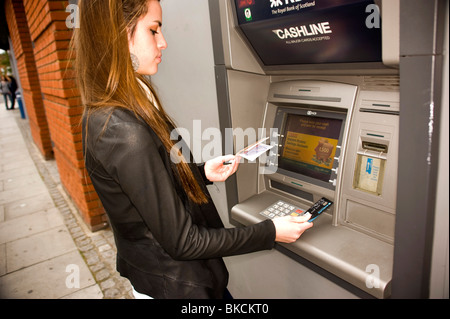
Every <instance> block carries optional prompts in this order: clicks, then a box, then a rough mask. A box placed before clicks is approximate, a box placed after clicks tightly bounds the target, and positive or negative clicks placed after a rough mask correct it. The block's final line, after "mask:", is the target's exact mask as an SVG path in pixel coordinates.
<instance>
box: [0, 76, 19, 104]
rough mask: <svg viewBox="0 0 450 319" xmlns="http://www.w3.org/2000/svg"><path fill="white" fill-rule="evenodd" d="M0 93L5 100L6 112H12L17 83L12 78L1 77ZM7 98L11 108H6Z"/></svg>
mask: <svg viewBox="0 0 450 319" xmlns="http://www.w3.org/2000/svg"><path fill="white" fill-rule="evenodd" d="M0 86H1V91H2V94H3V98H4V99H5V107H6V109H7V110H13V109H14V105H15V103H16V90H17V82H16V79H15V78H14V77H13V76H8V75H3V76H2V81H1V84H0ZM8 98H9V100H10V101H11V107H9V108H8Z"/></svg>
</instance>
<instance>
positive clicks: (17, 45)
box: [5, 0, 53, 159]
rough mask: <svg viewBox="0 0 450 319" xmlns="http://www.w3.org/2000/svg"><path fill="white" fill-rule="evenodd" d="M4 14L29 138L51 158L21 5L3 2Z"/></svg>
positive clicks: (27, 31)
mask: <svg viewBox="0 0 450 319" xmlns="http://www.w3.org/2000/svg"><path fill="white" fill-rule="evenodd" d="M5 13H6V20H7V24H8V29H9V33H10V37H11V42H12V46H13V50H14V54H15V57H16V60H17V68H18V71H19V77H20V82H21V86H22V91H23V101H24V103H25V107H26V109H27V114H28V118H29V124H30V130H31V135H32V137H33V140H34V142H35V144H36V145H37V146H38V148H39V150H40V151H41V153H42V154H43V156H44V157H45V158H46V159H50V158H53V150H52V145H51V141H50V134H49V129H48V124H47V118H46V116H45V111H44V105H43V102H42V93H41V88H40V84H39V79H38V74H37V70H36V64H35V59H34V54H33V48H32V43H31V38H30V32H29V29H28V24H27V19H26V16H25V9H24V6H23V3H22V1H12V0H6V1H5Z"/></svg>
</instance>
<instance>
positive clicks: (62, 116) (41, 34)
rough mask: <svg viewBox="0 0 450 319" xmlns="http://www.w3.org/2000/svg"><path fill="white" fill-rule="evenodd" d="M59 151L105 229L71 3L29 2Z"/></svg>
mask: <svg viewBox="0 0 450 319" xmlns="http://www.w3.org/2000/svg"><path fill="white" fill-rule="evenodd" d="M23 3H24V7H25V13H26V16H27V20H28V26H29V29H30V34H31V40H32V42H33V44H34V46H33V48H34V56H35V59H36V67H37V71H38V74H39V81H40V83H41V91H42V97H43V103H44V107H45V112H46V115H47V121H48V124H49V129H50V136H51V140H52V143H53V151H54V154H55V159H56V163H57V165H58V170H59V174H60V178H61V183H62V185H63V187H64V188H65V189H66V191H67V193H68V194H69V195H70V197H71V198H72V200H73V202H74V203H75V205H76V206H77V208H78V209H79V211H80V212H81V215H82V217H83V219H84V221H85V223H86V224H87V225H88V226H90V228H91V229H92V230H97V229H100V228H102V227H104V226H105V222H106V215H105V212H104V209H103V206H102V205H101V202H100V200H99V199H98V196H97V194H96V193H95V191H94V188H93V187H92V183H91V181H90V179H89V177H88V176H87V174H86V170H85V167H84V159H83V153H82V138H81V125H80V121H81V115H82V112H83V108H82V105H81V99H80V96H79V92H78V90H77V89H76V84H75V83H76V82H75V77H74V72H73V70H72V69H71V61H70V55H69V43H70V39H71V37H72V30H71V29H69V28H68V27H67V26H66V18H67V17H68V16H69V13H68V12H66V7H67V5H68V1H54V0H38V1H37V0H23Z"/></svg>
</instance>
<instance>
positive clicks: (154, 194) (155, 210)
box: [83, 108, 275, 298]
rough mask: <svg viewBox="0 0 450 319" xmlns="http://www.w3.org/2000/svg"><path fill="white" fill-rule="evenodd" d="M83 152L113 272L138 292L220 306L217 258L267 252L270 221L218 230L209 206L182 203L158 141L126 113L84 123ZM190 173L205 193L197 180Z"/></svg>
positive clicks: (222, 279) (221, 269)
mask: <svg viewBox="0 0 450 319" xmlns="http://www.w3.org/2000/svg"><path fill="white" fill-rule="evenodd" d="M105 123H106V125H105ZM86 124H88V128H87V129H86ZM86 135H87V139H86ZM83 144H84V145H83V150H84V152H85V162H86V168H87V171H88V173H89V176H90V178H91V180H92V183H93V185H94V188H95V190H96V192H97V193H98V195H99V197H100V199H101V201H102V203H103V206H104V208H105V210H106V213H107V215H108V218H109V221H110V225H111V227H112V230H113V232H114V237H115V242H116V246H117V270H118V271H119V272H120V274H121V275H122V276H124V277H126V278H128V279H129V280H130V282H131V284H132V285H133V287H134V288H135V289H136V290H137V291H138V292H141V293H144V294H147V295H149V296H152V297H153V298H222V296H223V293H224V291H225V288H226V286H227V282H228V272H227V269H226V267H225V264H224V262H223V260H222V258H221V257H225V256H230V255H238V254H244V253H249V252H254V251H258V250H264V249H271V248H273V246H274V240H275V227H274V225H273V223H272V221H270V220H267V221H265V222H262V223H259V224H256V225H253V226H250V227H242V228H231V229H225V228H224V227H223V224H222V222H221V220H220V217H219V215H218V213H217V210H216V208H215V206H214V204H213V203H212V202H210V203H208V204H206V205H201V206H199V205H196V204H194V203H192V202H191V201H189V200H188V198H187V196H186V194H185V193H184V191H183V190H182V188H181V185H180V184H179V182H178V179H177V177H176V176H177V174H174V172H173V170H172V165H173V164H172V163H171V161H170V157H169V156H168V154H167V152H166V150H165V148H164V146H163V145H162V143H161V141H160V139H159V138H158V137H157V135H156V134H155V133H154V131H153V130H152V129H151V128H150V127H149V126H148V125H146V124H145V123H144V121H142V120H140V119H138V118H136V116H135V115H134V114H133V113H131V112H130V111H126V110H123V109H119V108H111V109H108V111H97V112H94V113H93V114H91V115H90V116H89V118H86V117H84V118H83ZM190 165H191V169H192V171H193V172H194V175H195V176H196V178H197V180H198V181H199V183H200V184H201V187H203V188H204V189H205V191H206V192H207V189H206V186H205V181H204V173H203V176H202V172H201V171H199V169H198V167H197V165H196V164H190ZM201 169H202V170H203V167H202V168H201ZM207 194H208V193H207Z"/></svg>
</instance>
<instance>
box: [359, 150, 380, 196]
mask: <svg viewBox="0 0 450 319" xmlns="http://www.w3.org/2000/svg"><path fill="white" fill-rule="evenodd" d="M360 160H361V167H360V172H359V180H358V187H359V188H361V189H363V190H366V191H369V192H372V193H377V190H378V182H379V176H380V169H381V165H382V163H381V161H382V159H378V158H372V157H368V156H361V159H360Z"/></svg>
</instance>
